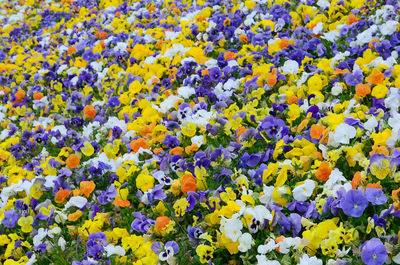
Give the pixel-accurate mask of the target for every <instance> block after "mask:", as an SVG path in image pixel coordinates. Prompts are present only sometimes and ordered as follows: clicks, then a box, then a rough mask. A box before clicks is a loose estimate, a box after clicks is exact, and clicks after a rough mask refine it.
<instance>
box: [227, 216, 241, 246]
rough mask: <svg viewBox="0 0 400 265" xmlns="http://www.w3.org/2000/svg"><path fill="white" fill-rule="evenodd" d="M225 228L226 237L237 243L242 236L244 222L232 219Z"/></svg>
mask: <svg viewBox="0 0 400 265" xmlns="http://www.w3.org/2000/svg"><path fill="white" fill-rule="evenodd" d="M224 228H225V235H226V237H227V238H229V239H231V240H232V241H233V242H235V241H237V240H238V239H239V237H240V236H241V235H242V231H241V230H242V228H243V222H242V221H240V220H239V219H237V218H231V219H228V220H226V222H225V225H224Z"/></svg>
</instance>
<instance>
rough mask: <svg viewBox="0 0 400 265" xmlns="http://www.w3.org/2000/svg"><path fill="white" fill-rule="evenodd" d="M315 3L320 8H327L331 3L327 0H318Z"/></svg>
mask: <svg viewBox="0 0 400 265" xmlns="http://www.w3.org/2000/svg"><path fill="white" fill-rule="evenodd" d="M317 5H318V6H319V7H320V8H321V9H322V10H324V9H326V8H329V7H330V6H331V3H330V2H329V1H328V0H318V2H317Z"/></svg>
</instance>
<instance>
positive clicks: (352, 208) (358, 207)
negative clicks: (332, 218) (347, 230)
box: [340, 190, 368, 217]
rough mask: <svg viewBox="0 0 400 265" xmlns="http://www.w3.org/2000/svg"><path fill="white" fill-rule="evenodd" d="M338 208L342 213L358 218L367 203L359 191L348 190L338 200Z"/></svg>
mask: <svg viewBox="0 0 400 265" xmlns="http://www.w3.org/2000/svg"><path fill="white" fill-rule="evenodd" d="M340 206H341V207H342V209H343V212H344V213H345V214H346V215H348V216H351V217H360V216H361V215H362V214H363V212H364V210H365V208H367V206H368V201H367V200H366V198H365V196H364V195H363V194H362V191H360V190H349V191H348V192H347V193H346V194H345V195H344V197H343V198H342V199H341V200H340Z"/></svg>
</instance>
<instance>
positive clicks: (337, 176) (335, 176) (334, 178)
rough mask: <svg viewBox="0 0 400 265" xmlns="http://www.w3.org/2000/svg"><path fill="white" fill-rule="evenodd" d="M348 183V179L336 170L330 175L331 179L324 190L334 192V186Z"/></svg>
mask: <svg viewBox="0 0 400 265" xmlns="http://www.w3.org/2000/svg"><path fill="white" fill-rule="evenodd" d="M344 181H347V180H346V178H345V177H344V176H343V173H342V172H341V171H340V170H339V169H337V168H335V169H334V170H332V172H331V174H330V175H329V179H328V180H327V181H326V182H325V184H324V189H326V190H332V189H333V187H334V185H335V184H337V183H340V182H344Z"/></svg>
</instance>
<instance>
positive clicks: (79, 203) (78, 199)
mask: <svg viewBox="0 0 400 265" xmlns="http://www.w3.org/2000/svg"><path fill="white" fill-rule="evenodd" d="M86 203H87V199H86V198H85V197H82V196H75V197H72V198H71V199H69V201H68V202H67V203H66V204H65V207H64V210H67V209H68V208H70V207H72V206H75V207H77V208H79V209H80V208H82V207H83V206H85V205H86Z"/></svg>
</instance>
